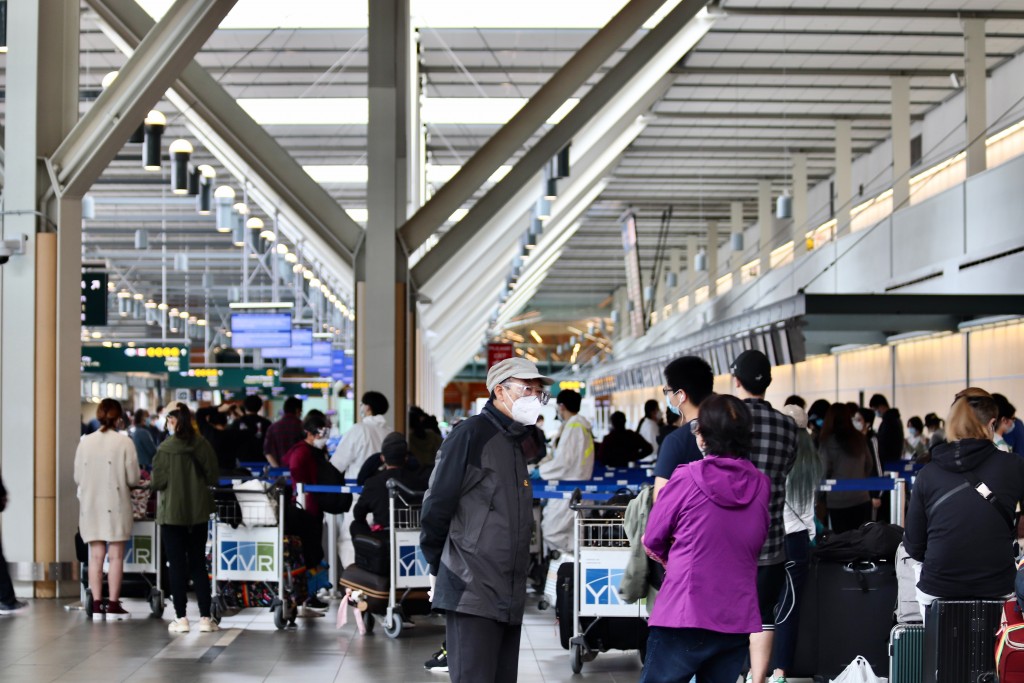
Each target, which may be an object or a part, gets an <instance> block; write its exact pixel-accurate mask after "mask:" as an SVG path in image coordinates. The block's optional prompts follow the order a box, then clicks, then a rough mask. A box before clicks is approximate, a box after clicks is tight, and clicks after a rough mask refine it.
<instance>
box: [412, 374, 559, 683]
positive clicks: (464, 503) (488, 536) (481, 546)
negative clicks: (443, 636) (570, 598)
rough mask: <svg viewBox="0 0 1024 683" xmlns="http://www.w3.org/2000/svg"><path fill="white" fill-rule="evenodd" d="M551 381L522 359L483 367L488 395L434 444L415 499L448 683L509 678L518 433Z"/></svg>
mask: <svg viewBox="0 0 1024 683" xmlns="http://www.w3.org/2000/svg"><path fill="white" fill-rule="evenodd" d="M551 382H552V380H551V379H549V378H547V377H545V376H543V375H541V374H540V372H538V371H537V366H536V365H534V364H533V363H531V362H529V361H527V360H525V359H523V358H510V359H507V360H504V361H501V362H500V363H496V364H495V365H494V366H493V367H491V369H490V370H489V371H488V373H487V389H488V390H489V391H490V392H491V400H490V401H488V403H487V405H486V406H484V409H483V410H482V411H481V413H480V414H479V415H474V416H473V417H471V418H469V419H468V420H466V421H464V422H462V423H461V424H459V426H458V427H456V428H455V429H454V430H453V431H452V433H451V434H450V435H449V436H448V438H447V439H445V441H444V443H443V444H442V445H441V450H440V451H439V452H438V454H437V464H436V465H435V467H434V472H433V474H432V475H431V477H430V487H429V489H428V490H427V493H426V496H425V497H424V499H423V510H422V515H421V518H420V526H421V529H422V531H421V532H420V547H421V548H422V550H423V555H424V557H425V558H426V560H427V562H428V563H429V564H430V573H431V575H432V576H433V577H436V584H435V586H434V589H433V604H434V607H435V608H436V609H442V610H445V611H446V612H447V622H446V625H447V630H448V633H447V640H448V642H447V649H448V669H449V674H450V675H451V679H452V681H453V682H454V683H463V682H468V681H472V682H473V683H490V682H492V681H493V682H494V683H499V682H500V683H505V682H508V683H513V682H514V681H515V680H516V678H517V675H518V671H519V640H520V637H521V635H522V625H523V612H524V610H525V608H526V576H527V569H528V564H529V556H530V527H531V525H532V523H533V487H532V486H531V485H530V474H529V472H528V470H527V467H526V455H525V453H524V441H526V440H527V439H528V438H529V437H530V436H532V433H533V431H534V430H533V425H534V424H536V422H537V415H538V414H539V413H540V406H541V405H543V404H544V403H547V400H548V398H549V397H548V394H547V393H546V392H545V391H544V387H546V386H547V385H549V384H551Z"/></svg>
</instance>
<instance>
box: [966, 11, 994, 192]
mask: <svg viewBox="0 0 1024 683" xmlns="http://www.w3.org/2000/svg"><path fill="white" fill-rule="evenodd" d="M986 80H987V75H986V72H985V20H984V19H964V81H965V84H964V100H965V103H966V106H967V177H968V178H969V177H971V176H972V175H974V174H975V173H981V172H982V171H984V170H985V168H986V167H987V166H988V162H987V160H986V153H985V130H986V128H987V127H988V121H987V120H986V117H987V112H986V107H985V98H986V93H985V91H986V90H987V87H986V86H987V83H986Z"/></svg>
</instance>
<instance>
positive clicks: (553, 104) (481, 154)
mask: <svg viewBox="0 0 1024 683" xmlns="http://www.w3.org/2000/svg"><path fill="white" fill-rule="evenodd" d="M705 3H706V0H704V1H703V2H702V1H701V0H684V2H683V6H684V7H686V8H690V7H691V6H693V9H692V12H690V15H691V16H692V15H693V14H696V12H697V11H698V10H699V9H700V8H701V7H703V6H704V4H705ZM663 4H664V0H631V1H630V2H629V3H627V4H626V6H625V7H623V8H622V9H621V10H620V11H619V13H618V14H616V15H615V16H614V17H612V18H611V20H610V21H609V22H608V23H607V24H606V25H605V26H604V27H603V28H602V29H601V30H600V31H598V32H596V33H595V34H594V35H593V37H592V38H591V39H590V40H588V41H587V43H586V44H585V45H584V46H583V47H581V48H580V49H579V50H578V51H577V52H575V53H574V54H573V56H572V57H571V58H570V59H569V60H568V61H567V62H565V64H564V65H563V66H562V67H561V68H560V69H559V70H558V72H557V73H556V74H555V75H554V76H552V77H551V78H550V79H549V80H548V81H547V82H546V83H545V84H544V85H543V86H542V87H541V89H540V90H538V91H537V92H536V93H535V94H534V95H533V97H531V98H530V99H529V101H527V103H526V104H525V105H523V108H522V109H520V110H519V111H518V112H516V115H515V116H513V117H512V119H511V120H510V121H509V122H508V123H506V124H505V125H504V126H502V127H501V129H500V130H499V131H498V132H497V133H496V134H495V135H494V136H493V137H491V138H490V139H489V140H487V142H485V143H484V144H483V146H481V147H480V149H479V150H478V151H477V152H476V153H475V154H474V155H473V156H472V157H471V158H470V159H469V161H467V162H466V163H465V164H464V165H463V166H462V167H461V168H460V169H459V172H458V173H456V174H455V176H454V177H452V178H451V179H450V180H449V181H448V182H447V183H445V184H444V185H443V186H442V187H441V188H440V189H439V190H438V191H437V193H436V194H435V195H434V196H433V197H431V198H430V200H429V201H428V202H427V203H426V204H424V205H423V206H422V207H420V209H419V211H417V212H416V213H415V214H414V215H413V216H412V217H411V218H409V220H408V221H406V222H405V224H404V225H402V227H401V229H400V231H399V232H400V234H401V239H402V241H403V242H404V243H405V247H406V249H407V250H408V251H409V252H412V251H414V250H416V249H418V248H419V247H420V246H421V245H422V244H423V243H424V242H426V241H427V240H428V239H429V238H430V237H431V235H433V234H434V233H435V232H436V231H437V229H438V228H439V227H441V226H442V225H444V223H445V222H446V221H447V220H448V217H449V216H451V215H452V212H453V211H455V210H456V209H458V208H459V207H461V206H462V205H463V204H464V203H465V201H466V200H467V199H469V198H470V197H471V196H473V194H474V193H475V192H476V191H477V190H479V189H480V188H481V187H482V186H483V184H484V183H485V182H486V181H487V179H488V178H490V177H491V175H492V174H493V173H494V172H495V171H496V170H497V169H498V167H499V166H501V165H502V164H503V163H505V161H506V160H508V158H509V157H511V156H512V155H513V154H514V153H515V152H516V151H517V150H519V149H520V148H521V147H522V146H523V144H525V143H526V142H527V141H528V140H529V139H530V138H531V137H533V135H534V134H535V133H536V132H537V131H538V130H540V129H541V128H542V127H543V126H544V124H545V123H546V122H547V120H548V119H549V118H551V115H552V114H554V113H555V112H556V111H557V110H558V108H559V107H561V106H562V105H563V104H564V103H565V102H566V101H567V100H568V99H569V98H570V97H572V96H573V95H574V94H575V93H576V91H577V90H579V88H580V86H582V85H583V84H584V83H586V82H587V80H588V79H589V78H591V77H592V76H593V75H594V72H595V71H597V69H599V68H600V67H601V65H602V64H604V63H605V62H606V61H608V59H609V58H610V57H611V56H612V55H614V54H615V53H616V52H617V51H618V50H619V48H620V47H621V46H622V45H624V44H625V43H626V41H627V40H629V39H630V38H632V37H633V35H634V34H635V33H636V32H637V30H638V29H640V28H641V27H642V26H643V24H644V22H646V21H647V20H648V19H650V18H651V17H652V16H653V15H654V13H655V12H656V11H657V10H658V9H659V8H660V7H661V6H662V5H663ZM670 16H671V15H670ZM666 19H668V17H666ZM663 21H664V20H663ZM680 26H682V24H680ZM603 80H604V79H602V81H603ZM582 104H583V103H582V102H581V103H580V105H582ZM577 109H579V105H578V106H577ZM571 116H572V112H570V114H569V116H567V117H566V119H568V118H569V117H571ZM576 118H579V115H577V117H576ZM584 122H585V121H584ZM564 123H565V120H563V122H562V123H560V124H559V126H563V124H564ZM577 130H578V129H577ZM545 137H547V136H545ZM570 138H571V135H570ZM566 142H568V141H566ZM564 146H565V142H563V143H562V145H561V146H559V147H558V148H556V149H555V150H554V151H553V152H551V153H550V154H549V155H548V158H551V157H553V156H554V155H555V154H557V153H558V151H559V150H560V149H561V148H562V147H564ZM518 167H519V164H517V168H518ZM539 170H540V167H539V166H538V167H537V168H535V169H532V170H527V169H526V168H525V167H523V168H522V175H523V178H522V180H523V181H525V180H527V179H528V178H529V177H532V176H533V175H534V173H536V172H537V171H539ZM514 172H515V171H513V173H514ZM510 175H511V174H510ZM507 181H509V178H508V177H506V178H505V179H504V180H503V181H502V182H501V183H499V185H504V186H505V187H506V188H511V187H512V183H513V182H514V180H513V181H510V182H508V184H506V182H507ZM488 194H490V193H488ZM511 194H515V190H513V191H512V192H511ZM511 194H509V195H507V196H506V197H505V199H506V200H507V199H510V198H511ZM478 204H479V202H478ZM474 208H475V207H474ZM471 213H472V212H471ZM467 218H468V216H467ZM465 221H466V219H465V218H464V219H463V220H462V221H460V225H461V224H462V223H465ZM484 222H486V217H484V220H483V221H482V222H480V223H479V225H482V224H483V223H484ZM449 239H451V238H449ZM418 281H419V282H423V281H425V280H418Z"/></svg>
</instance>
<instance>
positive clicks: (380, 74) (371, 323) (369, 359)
mask: <svg viewBox="0 0 1024 683" xmlns="http://www.w3.org/2000/svg"><path fill="white" fill-rule="evenodd" d="M369 7H370V28H369V64H370V71H369V106H370V118H369V121H370V123H369V128H368V131H367V140H368V154H367V159H368V166H369V180H368V184H367V188H368V194H367V207H368V209H369V217H368V219H367V223H366V239H365V242H364V243H363V246H362V248H361V250H360V252H359V253H358V254H357V260H356V280H357V282H356V310H357V311H358V318H357V325H356V387H357V391H358V392H359V393H362V392H365V391H371V390H372V391H380V392H381V393H383V394H384V395H385V396H386V397H387V399H388V401H389V402H390V403H391V406H392V408H391V410H390V411H389V413H390V415H391V416H392V419H393V424H394V426H395V429H397V430H399V431H404V426H405V415H406V402H407V387H408V385H407V381H406V374H407V369H408V368H407V366H408V346H407V343H408V334H407V313H408V310H409V306H408V287H407V285H406V280H407V278H408V266H407V262H406V256H405V254H404V252H403V251H402V250H401V249H399V248H398V241H397V239H396V230H397V228H398V226H399V225H401V223H402V222H403V221H404V220H405V212H406V210H407V194H408V191H409V183H408V179H407V178H406V176H405V174H406V173H408V171H409V169H410V163H409V159H408V155H409V145H408V144H407V140H406V134H407V133H408V132H409V127H408V126H407V125H406V123H407V121H408V119H409V117H410V114H409V109H410V107H411V106H415V105H416V103H410V102H409V101H408V100H409V94H410V93H411V92H412V90H410V89H409V88H408V87H406V84H404V83H403V79H405V78H408V77H410V76H411V75H412V74H410V72H409V69H407V68H406V67H407V64H406V57H405V54H406V51H407V50H409V49H410V47H411V45H412V39H411V36H410V20H409V0H377V1H375V2H372V3H370V5H369Z"/></svg>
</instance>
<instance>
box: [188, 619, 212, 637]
mask: <svg viewBox="0 0 1024 683" xmlns="http://www.w3.org/2000/svg"><path fill="white" fill-rule="evenodd" d="M186 626H187V624H186ZM219 630H220V626H218V625H217V622H216V621H214V620H213V619H211V618H210V617H203V618H201V619H200V620H199V632H200V633H213V632H214V631H219Z"/></svg>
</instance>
